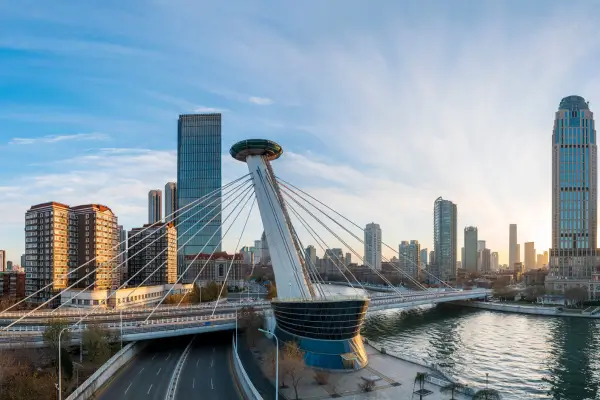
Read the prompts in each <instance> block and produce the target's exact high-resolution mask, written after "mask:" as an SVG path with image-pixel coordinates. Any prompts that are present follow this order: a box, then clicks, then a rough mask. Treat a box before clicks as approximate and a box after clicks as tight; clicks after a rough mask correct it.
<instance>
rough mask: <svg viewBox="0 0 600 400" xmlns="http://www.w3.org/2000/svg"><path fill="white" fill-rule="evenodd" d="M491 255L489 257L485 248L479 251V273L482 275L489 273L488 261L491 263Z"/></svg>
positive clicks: (488, 250)
mask: <svg viewBox="0 0 600 400" xmlns="http://www.w3.org/2000/svg"><path fill="white" fill-rule="evenodd" d="M491 258H492V257H491V255H490V249H487V248H485V247H484V248H483V249H481V250H480V251H479V262H478V264H479V271H480V272H482V273H488V272H490V269H491V265H490V261H491Z"/></svg>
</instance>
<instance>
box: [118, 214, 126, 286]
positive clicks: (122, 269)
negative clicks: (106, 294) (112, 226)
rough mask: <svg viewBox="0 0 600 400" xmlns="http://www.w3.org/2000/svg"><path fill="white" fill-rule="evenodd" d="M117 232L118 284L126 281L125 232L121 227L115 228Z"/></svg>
mask: <svg viewBox="0 0 600 400" xmlns="http://www.w3.org/2000/svg"><path fill="white" fill-rule="evenodd" d="M117 231H119V257H118V258H117V260H118V261H119V268H118V269H119V280H120V282H119V284H121V283H125V282H126V281H127V261H128V257H127V231H126V230H125V229H123V225H119V226H118V227H117Z"/></svg>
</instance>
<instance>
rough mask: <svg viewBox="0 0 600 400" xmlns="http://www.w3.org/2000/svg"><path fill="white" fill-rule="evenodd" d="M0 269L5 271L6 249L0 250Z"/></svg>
mask: <svg viewBox="0 0 600 400" xmlns="http://www.w3.org/2000/svg"><path fill="white" fill-rule="evenodd" d="M0 271H6V250H0Z"/></svg>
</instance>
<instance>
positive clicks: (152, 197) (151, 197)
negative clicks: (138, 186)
mask: <svg viewBox="0 0 600 400" xmlns="http://www.w3.org/2000/svg"><path fill="white" fill-rule="evenodd" d="M161 220H162V192H161V191H160V190H151V191H150V192H149V193H148V223H149V224H153V223H155V222H160V221H161Z"/></svg>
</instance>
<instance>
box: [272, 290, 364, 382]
mask: <svg viewBox="0 0 600 400" xmlns="http://www.w3.org/2000/svg"><path fill="white" fill-rule="evenodd" d="M271 306H272V308H273V314H274V316H275V320H276V323H277V328H276V335H277V337H278V338H279V340H281V341H283V342H289V341H295V342H296V343H297V344H298V347H299V348H300V349H301V350H302V351H304V361H305V362H306V364H307V365H308V366H310V367H314V368H321V369H326V370H356V369H361V368H364V367H366V366H367V364H368V359H367V353H366V351H365V348H364V345H363V339H362V336H361V335H360V329H361V327H362V325H363V323H364V320H365V317H366V314H367V308H368V306H369V300H368V299H367V298H360V297H357V298H352V299H343V300H304V301H303V300H298V301H287V300H286V301H283V300H282V301H279V300H273V302H272V303H271Z"/></svg>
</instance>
